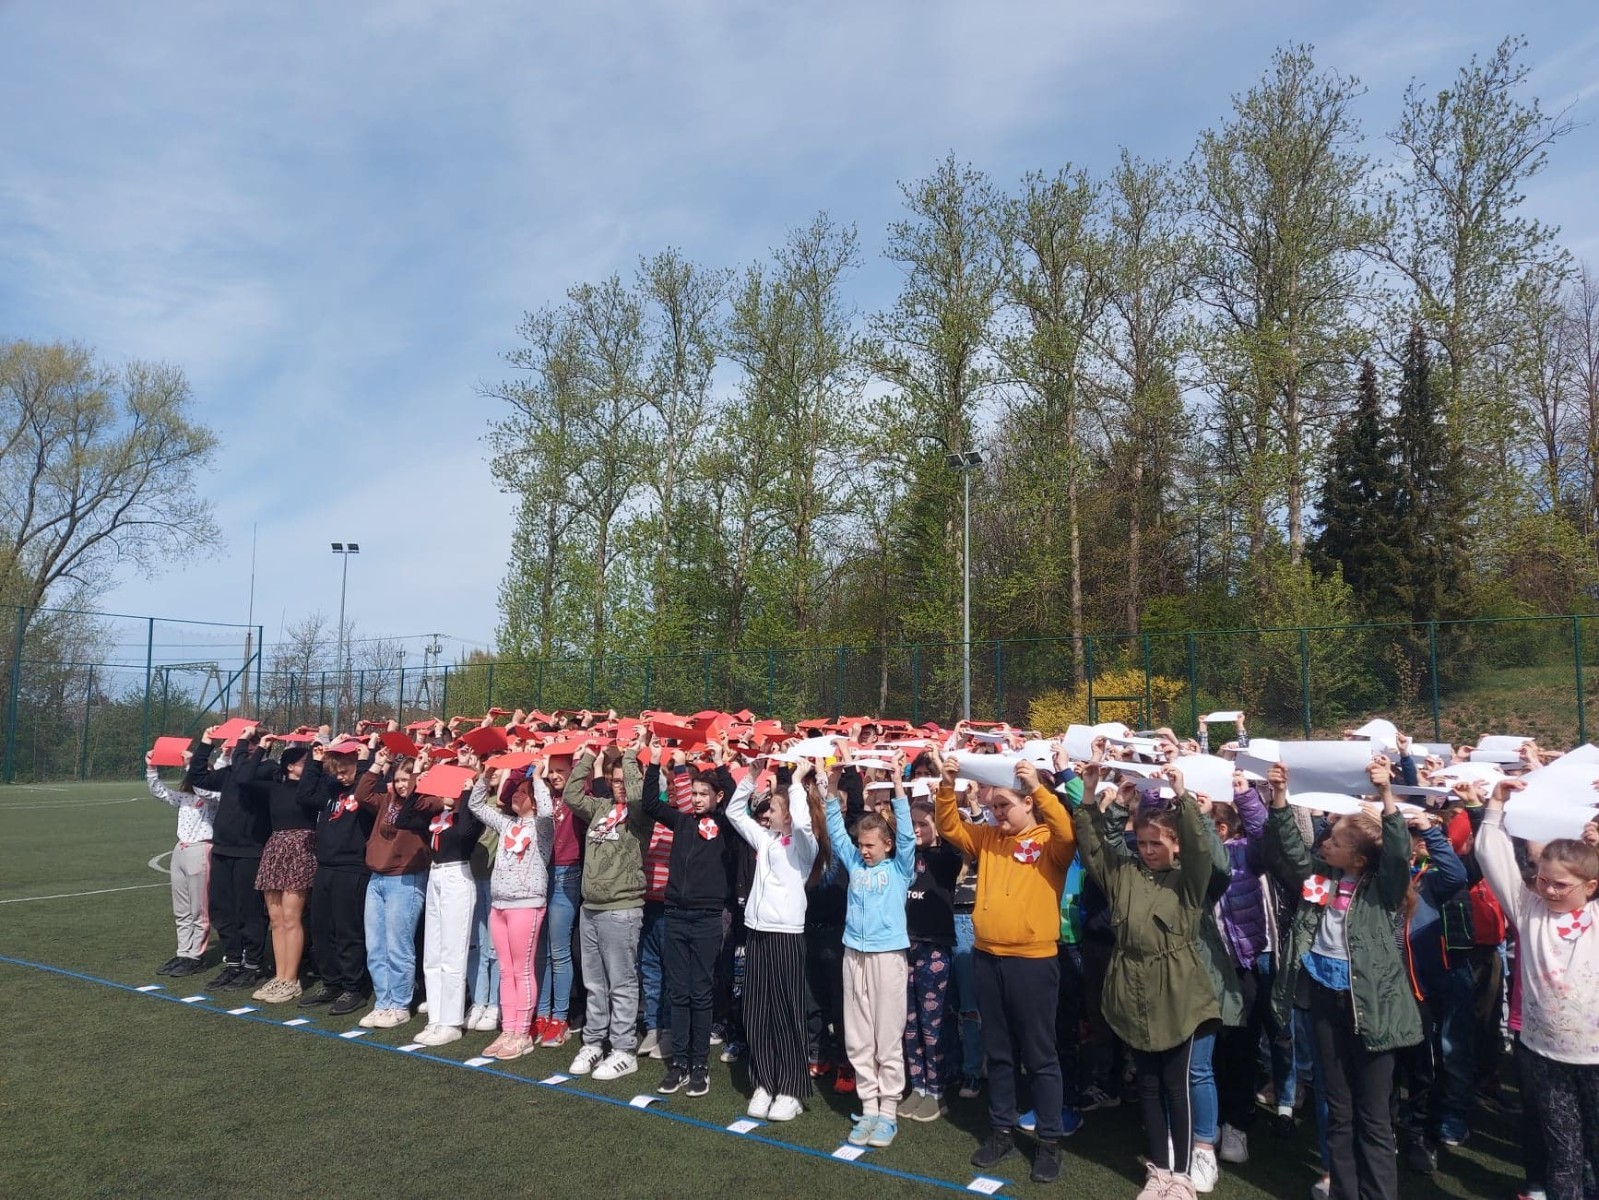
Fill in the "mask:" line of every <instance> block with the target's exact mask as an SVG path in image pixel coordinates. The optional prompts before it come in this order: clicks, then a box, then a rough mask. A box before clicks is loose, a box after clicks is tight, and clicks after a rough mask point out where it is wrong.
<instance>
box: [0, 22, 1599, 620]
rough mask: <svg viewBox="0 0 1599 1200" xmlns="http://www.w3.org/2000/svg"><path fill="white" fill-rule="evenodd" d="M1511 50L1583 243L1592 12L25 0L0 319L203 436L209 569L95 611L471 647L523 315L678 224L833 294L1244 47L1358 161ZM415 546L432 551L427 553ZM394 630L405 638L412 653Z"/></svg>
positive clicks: (490, 606)
mask: <svg viewBox="0 0 1599 1200" xmlns="http://www.w3.org/2000/svg"><path fill="white" fill-rule="evenodd" d="M1509 33H1524V34H1526V35H1527V36H1528V37H1529V38H1530V39H1531V48H1530V51H1529V54H1528V59H1529V61H1530V62H1532V63H1533V64H1534V65H1535V67H1536V73H1535V75H1534V85H1533V88H1534V91H1535V92H1536V94H1537V95H1539V96H1540V97H1541V98H1542V99H1543V101H1544V103H1545V105H1546V106H1547V107H1550V108H1559V107H1563V106H1565V105H1568V104H1574V105H1575V106H1576V107H1575V110H1574V114H1573V115H1574V116H1575V117H1576V118H1577V119H1578V120H1579V121H1582V122H1586V124H1585V125H1583V126H1581V127H1579V128H1578V130H1577V131H1576V132H1575V133H1574V134H1573V135H1572V136H1571V137H1569V138H1568V139H1567V140H1566V141H1565V142H1564V143H1563V144H1562V146H1561V147H1560V148H1559V150H1558V151H1557V153H1556V155H1555V159H1554V162H1553V165H1552V167H1551V169H1550V170H1549V171H1548V172H1547V174H1546V175H1545V176H1543V177H1542V178H1541V179H1540V180H1538V181H1537V183H1536V185H1535V186H1534V187H1533V188H1531V189H1530V191H1529V195H1528V209H1529V211H1530V212H1532V213H1534V214H1535V215H1537V216H1538V217H1540V218H1542V219H1544V220H1546V221H1549V222H1552V223H1555V224H1558V225H1560V226H1562V227H1563V229H1564V233H1563V241H1564V242H1565V244H1566V245H1567V246H1568V247H1569V248H1571V249H1572V251H1573V252H1574V253H1576V254H1578V255H1579V256H1581V257H1585V258H1587V259H1589V260H1590V261H1594V262H1596V263H1599V209H1596V207H1595V205H1594V203H1593V197H1594V196H1595V195H1596V194H1599V124H1596V118H1599V66H1596V65H1595V64H1596V63H1599V8H1596V7H1595V6H1593V5H1592V4H1591V3H1578V2H1575V0H1558V2H1550V3H1541V4H1537V5H1520V6H1515V7H1512V6H1509V5H1506V4H1504V3H1497V4H1494V3H1461V2H1454V3H1409V4H1406V3H1381V4H1371V3H1355V4H1343V5H1327V4H1307V3H1265V2H1253V3H1238V2H1230V0H1214V2H1212V3H1207V4H1203V5H1201V4H1194V3H1189V4H1183V3H1178V2H1176V0H1121V2H1120V3H1116V4H1106V3H1102V2H1084V0H1056V2H1053V3H1049V2H1043V0H1038V2H1022V0H1014V2H1004V0H987V2H985V3H971V2H967V3H950V2H945V0H893V2H879V3H873V2H870V0H855V2H853V3H850V2H828V3H820V2H813V3H806V2H800V0H795V2H790V3H785V4H751V3H733V2H723V3H713V2H709V0H671V2H668V3H659V2H646V0H639V2H635V3H630V4H623V3H614V2H606V0H591V2H588V3H582V4H574V5H551V4H539V5H535V4H520V5H519V4H509V3H499V2H497V0H477V2H474V3H430V2H427V0H384V2H382V3H377V4H362V3H356V2H353V0H352V2H348V3H337V4H289V3H285V4H274V5H259V6H253V7H250V8H245V7H242V6H237V5H218V4H214V3H178V2H175V0H170V2H166V3H160V4H150V5H130V4H119V3H110V2H94V0H84V2H78V3H72V4H45V3H43V2H42V0H0V164H3V165H0V337H27V338H38V339H53V338H61V339H75V340H79V341H82V342H84V343H86V344H89V345H92V346H94V347H96V348H97V349H98V350H100V351H101V352H102V353H103V354H104V355H105V356H107V357H108V358H111V359H123V358H128V357H143V358H154V359H164V360H168V361H171V362H176V363H179V364H182V365H183V366H184V367H185V368H186V370H187V371H188V374H189V378H190V380H191V382H192V383H193V385H194V390H195V393H196V396H197V398H198V402H199V411H200V414H201V415H202V417H203V418H204V419H205V420H206V421H207V422H208V423H210V424H211V425H212V426H213V427H214V428H216V429H217V431H218V432H219V433H220V434H221V437H222V440H223V449H222V452H221V454H220V455H219V460H218V469H217V470H216V471H214V472H213V473H212V474H211V475H209V476H208V477H207V479H206V481H205V486H206V488H207V490H208V491H209V493H210V494H211V495H212V496H213V497H214V498H215V501H216V505H217V515H218V519H219V522H220V524H221V525H222V527H223V530H224V532H225V534H226V537H227V545H226V547H225V548H224V550H223V552H222V554H221V555H220V556H219V557H218V558H217V559H215V560H213V561H208V562H205V563H202V564H198V565H195V566H192V567H190V568H188V569H186V570H172V571H169V572H167V573H165V574H164V575H162V576H161V577H160V578H157V579H154V580H144V579H139V578H133V577H130V578H128V579H126V580H124V581H123V582H122V583H121V584H120V586H118V587H117V588H116V589H115V590H114V591H112V592H110V593H108V594H107V595H106V596H105V597H104V603H105V605H106V606H107V607H110V608H115V609H117V610H119V611H123V612H136V613H145V612H150V613H157V614H166V615H171V616H183V617H192V618H209V619H213V620H223V621H227V620H235V621H241V622H242V621H243V620H244V619H245V615H246V609H247V605H248V593H249V572H250V539H251V527H252V525H258V526H259V531H260V532H259V537H260V556H259V562H260V566H259V573H258V579H257V585H256V593H255V615H256V620H257V621H258V622H260V623H262V624H264V625H265V626H266V627H267V636H268V640H269V641H270V640H272V639H273V638H275V636H276V632H277V628H278V625H279V622H280V619H281V618H282V616H283V615H284V614H285V613H286V614H287V616H288V618H289V620H291V621H292V620H293V619H295V618H296V617H297V616H299V615H302V614H303V613H305V612H307V611H309V610H310V609H313V608H318V607H320V608H322V609H323V610H324V611H327V612H336V611H337V608H338V601H339V595H338V589H339V574H338V567H339V562H338V560H337V559H336V558H335V557H334V556H333V555H332V554H331V553H329V550H328V543H329V542H330V541H332V540H344V539H348V540H354V541H358V542H360V543H361V546H362V554H361V556H360V558H359V559H358V560H356V561H355V562H353V563H352V570H351V575H350V607H351V611H352V613H353V614H354V615H355V616H356V617H357V618H358V619H359V620H360V622H361V625H362V627H363V629H364V631H365V632H368V633H386V634H394V635H421V634H424V633H429V632H434V631H437V632H442V633H445V634H448V635H452V636H453V637H455V638H457V639H459V640H458V641H456V642H453V643H450V644H451V646H452V648H457V649H458V648H465V647H469V646H471V645H474V644H481V645H486V644H488V643H489V642H490V641H491V640H492V637H493V630H494V625H495V596H496V587H497V584H498V581H499V577H500V574H501V557H502V555H503V553H504V549H505V547H506V546H507V545H508V543H509V538H510V534H511V520H510V502H509V499H508V498H507V497H504V496H501V495H499V494H498V493H497V492H496V490H495V488H494V485H493V483H492V481H491V480H490V479H489V476H488V472H487V468H486V466H485V464H484V448H483V445H482V442H481V436H482V434H483V431H484V429H485V427H486V425H487V423H488V422H489V421H490V420H492V419H493V418H494V417H495V416H496V415H497V414H496V408H495V405H494V403H493V402H491V401H489V400H486V399H484V398H482V397H481V396H479V395H478V394H477V391H476V388H477V385H478V384H479V383H480V382H481V381H484V380H491V379H496V378H499V377H501V375H502V371H501V365H500V361H499V358H498V356H499V354H500V353H501V352H502V351H504V350H505V349H507V348H509V347H511V346H512V345H513V344H514V331H515V328H516V326H517V324H518V322H519V320H520V318H521V315H522V313H523V312H524V311H526V310H528V309H530V308H536V307H539V306H541V305H543V304H546V303H550V302H553V301H556V300H558V299H559V298H560V296H561V294H562V292H563V291H564V290H565V288H566V287H567V286H569V285H570V284H572V283H574V282H579V281H583V280H591V279H597V278H600V277H602V276H604V275H606V274H608V273H609V272H611V271H613V270H616V271H622V272H624V273H626V272H629V271H630V270H631V269H632V268H633V266H634V265H635V263H636V262H637V260H638V258H639V256H640V255H643V254H648V253H652V252H654V251H656V250H658V249H661V248H663V247H666V246H669V245H671V246H677V247H679V248H681V249H682V250H683V251H684V252H685V253H687V254H688V255H690V256H691V257H695V258H697V259H699V260H701V261H703V262H705V263H707V264H712V265H729V266H731V265H738V264H740V263H744V262H747V261H750V260H751V259H752V258H754V257H757V256H759V255H761V254H763V253H764V252H765V251H766V249H767V248H768V247H770V246H772V245H774V244H777V243H778V242H780V241H781V240H782V238H783V236H784V233H785V231H786V230H787V229H788V228H789V227H790V226H793V225H796V224H800V223H803V222H805V221H807V220H808V219H809V218H810V217H811V216H812V215H813V214H814V213H815V212H816V211H817V210H819V209H826V210H828V211H830V212H831V213H832V214H833V215H834V216H835V217H837V218H839V219H841V220H845V221H853V222H855V223H856V224H857V225H858V226H859V229H860V234H861V244H862V249H863V252H864V256H865V260H866V261H865V263H864V265H863V268H862V270H861V271H860V273H859V275H858V276H857V278H856V279H855V281H854V285H853V291H854V297H855V299H856V302H857V303H858V305H859V306H860V308H861V309H862V310H863V311H869V310H871V309H874V308H877V307H881V306H885V305H886V304H888V303H889V302H890V300H891V298H892V296H893V293H894V289H895V287H896V284H897V278H898V277H897V274H896V271H895V269H894V268H893V267H892V266H891V265H889V264H887V263H885V262H883V261H882V259H881V257H880V249H881V246H882V241H883V232H884V230H885V228H886V227H887V225H888V223H889V222H890V221H892V220H894V219H895V218H896V217H898V216H899V201H900V197H899V191H898V181H900V180H909V179H913V178H916V177H917V176H919V175H921V174H924V173H925V172H926V171H927V170H928V169H929V168H930V167H931V166H932V165H933V164H934V163H935V162H936V160H937V159H939V158H940V157H941V156H942V155H944V154H945V153H947V152H949V151H951V150H953V151H954V152H955V154H956V155H957V156H959V157H960V158H962V159H965V160H967V161H970V162H971V163H973V164H974V165H976V166H978V167H980V168H982V169H984V170H986V171H988V172H990V173H991V174H992V175H993V176H994V177H995V178H996V179H997V180H998V181H1000V182H1002V183H1006V184H1008V183H1010V182H1012V181H1014V180H1015V179H1016V178H1018V177H1019V176H1020V175H1021V174H1022V173H1023V172H1025V171H1026V170H1028V169H1031V168H1047V169H1054V168H1056V167H1058V166H1060V165H1062V164H1063V163H1065V162H1067V161H1072V162H1076V163H1081V164H1083V165H1086V166H1087V167H1089V168H1090V169H1091V170H1094V171H1103V170H1104V169H1106V168H1107V167H1108V166H1109V165H1110V164H1111V163H1112V162H1113V161H1114V158H1115V155H1116V152H1117V148H1118V146H1120V145H1123V144H1125V145H1127V146H1129V147H1130V148H1132V149H1133V150H1134V151H1135V152H1136V153H1138V154H1140V155H1142V156H1144V157H1148V158H1159V157H1173V158H1181V157H1183V156H1184V155H1186V153H1187V151H1188V149H1189V147H1190V146H1191V145H1192V144H1193V140H1194V136H1195V134H1196V133H1197V132H1198V131H1199V130H1200V129H1202V128H1204V127H1206V126H1208V125H1212V124H1214V123H1216V122H1218V121H1219V120H1221V119H1222V118H1223V117H1224V116H1225V114H1226V111H1227V105H1228V99H1229V96H1230V95H1231V94H1233V93H1235V92H1239V91H1242V90H1244V89H1246V88H1247V87H1248V86H1249V85H1250V84H1251V83H1252V82H1253V81H1254V80H1255V79H1256V78H1257V77H1258V76H1259V74H1260V73H1261V72H1262V70H1263V69H1264V68H1265V66H1266V64H1267V62H1268V59H1269V56H1270V54H1271V51H1272V49H1273V47H1275V46H1277V45H1280V44H1284V43H1287V42H1292V41H1307V42H1311V43H1313V44H1314V45H1315V46H1316V48H1317V56H1318V60H1319V61H1320V62H1321V63H1322V64H1323V65H1325V66H1333V67H1337V68H1338V69H1340V70H1342V71H1345V72H1347V73H1352V74H1355V75H1358V76H1359V77H1360V78H1361V79H1362V80H1363V82H1364V83H1365V84H1366V85H1367V87H1368V88H1369V89H1370V94H1369V95H1368V97H1367V98H1366V100H1365V103H1364V108H1363V112H1364V116H1365V120H1366V128H1367V131H1368V134H1369V136H1370V139H1371V150H1372V152H1373V153H1375V154H1378V155H1381V154H1383V153H1385V151H1386V143H1385V142H1384V141H1383V139H1382V136H1381V135H1382V133H1383V131H1384V130H1386V129H1387V128H1389V127H1390V125H1391V124H1392V122H1393V119H1394V116H1395V114H1396V113H1397V108H1398V103H1399V98H1400V95H1401V93H1402V92H1403V89H1404V87H1405V84H1406V83H1407V81H1408V80H1409V79H1410V78H1411V77H1412V76H1417V77H1419V78H1421V79H1423V80H1424V81H1426V82H1427V83H1428V84H1429V85H1440V86H1441V85H1442V84H1444V83H1445V82H1446V81H1447V80H1448V79H1449V78H1450V77H1451V76H1452V75H1453V73H1454V70H1455V68H1456V67H1457V66H1458V65H1459V64H1460V63H1463V62H1464V61H1465V60H1466V59H1467V58H1468V57H1469V56H1470V55H1471V54H1472V53H1473V52H1476V53H1479V54H1487V53H1489V52H1491V50H1492V49H1493V47H1494V45H1495V44H1496V43H1497V42H1498V41H1499V39H1500V38H1501V37H1503V36H1504V35H1506V34H1509ZM446 547H449V549H448V550H446V549H445V548H446ZM415 644H416V643H413V645H415Z"/></svg>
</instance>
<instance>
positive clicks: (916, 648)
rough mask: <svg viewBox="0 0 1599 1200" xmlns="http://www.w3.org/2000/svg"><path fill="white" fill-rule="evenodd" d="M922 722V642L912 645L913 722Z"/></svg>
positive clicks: (914, 723) (917, 723)
mask: <svg viewBox="0 0 1599 1200" xmlns="http://www.w3.org/2000/svg"><path fill="white" fill-rule="evenodd" d="M921 723H922V644H921V643H920V642H917V643H915V644H914V645H913V646H911V724H912V725H920V724H921Z"/></svg>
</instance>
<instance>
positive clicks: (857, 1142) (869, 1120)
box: [849, 1113, 886, 1146]
mask: <svg viewBox="0 0 1599 1200" xmlns="http://www.w3.org/2000/svg"><path fill="white" fill-rule="evenodd" d="M877 1121H878V1118H877V1116H876V1115H875V1114H873V1115H872V1116H867V1115H866V1114H865V1113H862V1114H861V1115H860V1116H858V1117H856V1118H855V1127H854V1128H853V1129H851V1130H850V1131H849V1144H850V1145H851V1146H868V1145H871V1144H872V1134H873V1133H875V1132H876V1131H877ZM885 1144H886V1143H885Z"/></svg>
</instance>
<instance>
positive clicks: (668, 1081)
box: [655, 1063, 688, 1096]
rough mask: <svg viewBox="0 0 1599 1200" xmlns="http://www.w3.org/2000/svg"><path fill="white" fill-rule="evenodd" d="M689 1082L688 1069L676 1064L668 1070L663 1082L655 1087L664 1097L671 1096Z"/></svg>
mask: <svg viewBox="0 0 1599 1200" xmlns="http://www.w3.org/2000/svg"><path fill="white" fill-rule="evenodd" d="M687 1082H688V1068H687V1067H680V1066H678V1065H677V1064H676V1063H673V1064H672V1065H671V1066H669V1067H667V1068H666V1074H665V1076H663V1077H662V1079H661V1082H660V1083H658V1084H656V1085H655V1090H656V1091H657V1092H659V1093H661V1095H663V1096H670V1095H672V1094H673V1093H674V1092H676V1091H677V1089H678V1088H680V1087H682V1086H683V1085H684V1084H685V1083H687Z"/></svg>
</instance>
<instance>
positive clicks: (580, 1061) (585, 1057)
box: [566, 1042, 605, 1075]
mask: <svg viewBox="0 0 1599 1200" xmlns="http://www.w3.org/2000/svg"><path fill="white" fill-rule="evenodd" d="M604 1057H605V1048H604V1047H603V1046H601V1045H600V1044H599V1043H597V1042H596V1043H595V1044H594V1045H592V1046H589V1045H585V1046H584V1047H583V1049H581V1050H579V1051H578V1052H577V1057H576V1058H574V1059H573V1060H572V1065H571V1066H570V1067H568V1068H567V1069H566V1071H567V1074H568V1075H587V1074H588V1073H589V1072H590V1071H592V1070H593V1069H594V1067H595V1065H596V1064H598V1063H599V1061H600V1059H602V1058H604Z"/></svg>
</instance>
